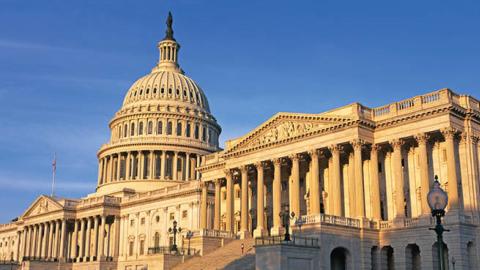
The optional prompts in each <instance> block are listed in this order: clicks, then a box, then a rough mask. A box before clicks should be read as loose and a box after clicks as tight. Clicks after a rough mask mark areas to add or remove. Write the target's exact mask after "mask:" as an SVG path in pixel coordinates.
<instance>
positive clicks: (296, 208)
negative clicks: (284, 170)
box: [289, 154, 301, 216]
mask: <svg viewBox="0 0 480 270" xmlns="http://www.w3.org/2000/svg"><path fill="white" fill-rule="evenodd" d="M289 158H290V160H291V161H292V170H291V175H290V190H289V191H290V192H289V195H290V212H293V213H295V215H296V216H300V215H301V213H300V155H298V154H294V155H291V156H290V157H289Z"/></svg>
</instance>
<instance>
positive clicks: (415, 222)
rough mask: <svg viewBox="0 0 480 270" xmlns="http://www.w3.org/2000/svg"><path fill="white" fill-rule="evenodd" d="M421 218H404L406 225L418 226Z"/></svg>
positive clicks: (404, 224)
mask: <svg viewBox="0 0 480 270" xmlns="http://www.w3.org/2000/svg"><path fill="white" fill-rule="evenodd" d="M418 223H419V219H418V218H406V219H404V220H403V226H404V227H415V226H418Z"/></svg>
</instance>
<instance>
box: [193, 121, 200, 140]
mask: <svg viewBox="0 0 480 270" xmlns="http://www.w3.org/2000/svg"><path fill="white" fill-rule="evenodd" d="M194 133H195V139H196V140H198V133H199V132H198V124H195V132H194Z"/></svg>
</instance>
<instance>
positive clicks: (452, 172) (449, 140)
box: [442, 128, 459, 209]
mask: <svg viewBox="0 0 480 270" xmlns="http://www.w3.org/2000/svg"><path fill="white" fill-rule="evenodd" d="M456 133H457V131H456V130H455V129H453V128H446V129H443V130H442V134H443V137H444V138H445V148H446V151H447V177H448V178H447V181H448V186H447V192H448V206H449V209H457V208H458V207H459V203H458V179H457V165H456V164H457V156H456V153H455V134H456Z"/></svg>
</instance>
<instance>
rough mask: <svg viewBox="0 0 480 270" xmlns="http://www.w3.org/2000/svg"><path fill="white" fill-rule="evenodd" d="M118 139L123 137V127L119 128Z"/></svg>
mask: <svg viewBox="0 0 480 270" xmlns="http://www.w3.org/2000/svg"><path fill="white" fill-rule="evenodd" d="M118 137H119V138H121V137H122V126H121V125H120V126H118Z"/></svg>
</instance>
